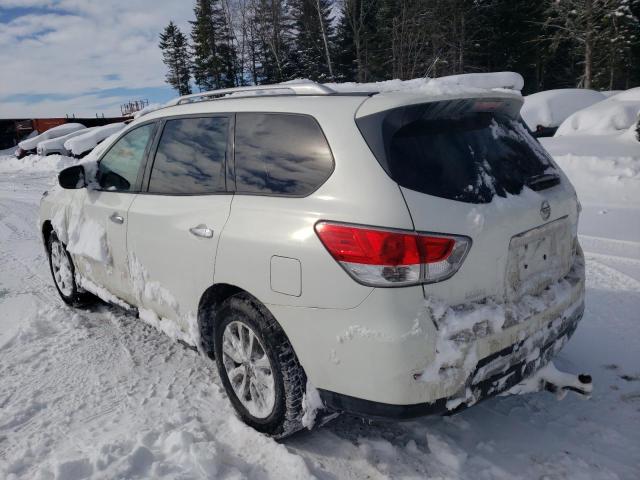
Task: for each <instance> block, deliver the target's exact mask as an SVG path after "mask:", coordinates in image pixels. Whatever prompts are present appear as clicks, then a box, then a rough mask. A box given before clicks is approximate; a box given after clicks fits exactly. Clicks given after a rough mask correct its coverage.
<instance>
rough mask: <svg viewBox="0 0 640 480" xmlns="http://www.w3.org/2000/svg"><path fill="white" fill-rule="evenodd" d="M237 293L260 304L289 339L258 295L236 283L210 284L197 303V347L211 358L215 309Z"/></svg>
mask: <svg viewBox="0 0 640 480" xmlns="http://www.w3.org/2000/svg"><path fill="white" fill-rule="evenodd" d="M239 293H245V294H247V295H249V296H250V297H251V298H253V299H254V300H255V301H256V302H257V303H258V304H260V306H261V307H262V308H263V309H264V310H266V311H267V312H268V313H269V315H271V317H272V318H273V319H274V321H275V322H276V323H277V324H278V326H279V327H280V329H281V330H282V332H283V333H284V335H285V336H286V337H287V340H289V336H288V335H287V332H286V330H285V329H284V328H283V326H282V324H281V323H280V322H279V321H278V319H277V318H276V316H275V315H274V314H273V313H272V312H271V310H270V309H269V308H268V307H267V306H266V305H265V304H264V302H262V301H260V299H259V298H258V297H256V296H255V295H253V294H252V293H251V292H248V291H247V290H245V289H243V288H241V287H238V286H236V285H232V284H229V283H216V284H213V285H211V286H210V287H209V288H207V289H206V290H205V291H204V293H203V294H202V296H201V297H200V302H199V303H198V333H199V334H200V345H198V347H199V348H200V347H202V350H203V352H204V353H205V354H206V355H207V356H209V357H210V358H212V359H213V358H214V357H215V349H214V346H213V329H214V326H215V323H216V311H217V310H218V309H219V308H220V306H221V305H222V303H223V302H224V301H225V300H227V299H228V298H230V297H232V296H234V295H237V294H239ZM289 343H291V340H289ZM291 347H292V348H293V349H294V353H295V348H294V347H293V344H292V345H291Z"/></svg>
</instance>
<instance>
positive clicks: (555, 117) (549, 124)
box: [520, 88, 607, 137]
mask: <svg viewBox="0 0 640 480" xmlns="http://www.w3.org/2000/svg"><path fill="white" fill-rule="evenodd" d="M606 98H607V95H606V94H605V93H602V92H596V91H595V90H588V89H584V88H562V89H558V90H546V91H544V92H538V93H533V94H531V95H527V96H526V97H525V98H524V105H523V106H522V110H521V112H520V113H521V115H522V119H523V120H524V121H525V123H526V124H527V126H528V127H529V129H530V130H531V131H532V132H533V133H534V135H535V136H537V137H552V136H553V134H554V133H555V132H556V130H557V129H558V127H559V126H560V124H561V123H562V122H564V121H565V119H566V118H567V117H568V116H569V115H571V114H572V113H574V112H577V111H578V110H582V109H583V108H586V107H589V106H591V105H593V104H594V103H598V102H601V101H603V100H604V99H606Z"/></svg>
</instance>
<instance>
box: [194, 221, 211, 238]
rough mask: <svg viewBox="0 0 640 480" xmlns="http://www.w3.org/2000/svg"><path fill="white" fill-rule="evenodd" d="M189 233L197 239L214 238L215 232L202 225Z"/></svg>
mask: <svg viewBox="0 0 640 480" xmlns="http://www.w3.org/2000/svg"><path fill="white" fill-rule="evenodd" d="M189 231H190V232H191V233H192V234H193V235H195V236H196V237H203V238H211V237H213V230H211V229H210V228H209V227H207V226H206V225H205V224H204V223H201V224H200V225H198V226H196V227H191V228H190V229H189Z"/></svg>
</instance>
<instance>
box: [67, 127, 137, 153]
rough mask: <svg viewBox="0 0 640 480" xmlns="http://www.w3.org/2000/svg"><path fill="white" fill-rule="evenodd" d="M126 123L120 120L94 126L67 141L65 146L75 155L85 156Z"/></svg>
mask: <svg viewBox="0 0 640 480" xmlns="http://www.w3.org/2000/svg"><path fill="white" fill-rule="evenodd" d="M125 125H126V124H125V123H124V122H119V123H110V124H108V125H104V126H102V127H95V128H92V129H90V131H86V132H83V133H82V134H81V135H78V136H75V137H73V138H70V139H69V140H67V141H65V142H64V148H65V149H66V150H67V151H68V152H70V153H71V155H73V156H74V157H79V158H80V157H83V156H85V155H86V154H87V153H89V152H90V151H91V150H93V149H94V148H95V147H96V145H98V144H99V143H100V142H102V141H103V140H104V139H106V138H107V137H109V136H111V135H113V134H114V133H117V132H119V131H120V130H122V129H123V128H124V127H125Z"/></svg>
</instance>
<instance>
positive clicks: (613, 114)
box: [556, 87, 640, 137]
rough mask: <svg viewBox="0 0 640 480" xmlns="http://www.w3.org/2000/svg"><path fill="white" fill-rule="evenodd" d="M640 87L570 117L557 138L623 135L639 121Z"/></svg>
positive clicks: (559, 130) (557, 134)
mask: <svg viewBox="0 0 640 480" xmlns="http://www.w3.org/2000/svg"><path fill="white" fill-rule="evenodd" d="M639 111H640V87H637V88H632V89H630V90H625V91H624V92H621V93H618V94H617V95H613V96H612V97H609V98H607V99H606V100H603V101H601V102H598V103H596V104H594V105H591V106H590V107H587V108H583V109H582V110H579V111H577V112H575V113H574V114H572V115H570V116H569V117H568V118H567V119H566V120H565V121H564V122H562V124H561V125H560V127H559V128H558V131H557V132H556V136H558V137H560V136H563V135H607V134H612V133H623V132H624V131H625V130H628V129H629V128H630V127H631V126H632V125H634V124H635V123H636V122H637V121H638V112H639Z"/></svg>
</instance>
